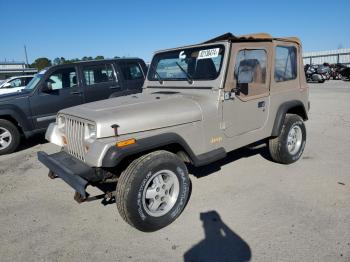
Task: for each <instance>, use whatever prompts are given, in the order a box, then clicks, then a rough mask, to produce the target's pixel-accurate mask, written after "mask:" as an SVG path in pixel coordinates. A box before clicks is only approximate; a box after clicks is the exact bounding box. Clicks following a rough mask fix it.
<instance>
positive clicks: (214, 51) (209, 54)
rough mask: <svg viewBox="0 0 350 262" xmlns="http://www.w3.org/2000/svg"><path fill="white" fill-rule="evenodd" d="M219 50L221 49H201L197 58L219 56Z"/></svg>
mask: <svg viewBox="0 0 350 262" xmlns="http://www.w3.org/2000/svg"><path fill="white" fill-rule="evenodd" d="M219 50H220V48H213V49H206V50H201V51H199V54H198V58H197V59H206V58H212V57H217V56H218V55H219Z"/></svg>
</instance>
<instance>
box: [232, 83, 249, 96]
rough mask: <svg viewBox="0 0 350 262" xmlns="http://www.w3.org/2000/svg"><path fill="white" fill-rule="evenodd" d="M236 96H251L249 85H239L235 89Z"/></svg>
mask: <svg viewBox="0 0 350 262" xmlns="http://www.w3.org/2000/svg"><path fill="white" fill-rule="evenodd" d="M233 91H234V92H235V94H236V96H239V95H240V94H241V93H243V94H244V95H246V96H247V95H248V94H249V84H248V83H237V85H236V88H234V89H233Z"/></svg>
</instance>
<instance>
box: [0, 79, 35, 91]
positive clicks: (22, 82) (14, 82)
mask: <svg viewBox="0 0 350 262" xmlns="http://www.w3.org/2000/svg"><path fill="white" fill-rule="evenodd" d="M33 77H34V76H33V75H24V76H13V77H10V78H8V79H6V80H5V81H4V82H2V83H0V95H3V94H9V93H16V92H19V91H21V90H22V89H23V88H25V87H26V85H28V83H29V82H30V81H31V80H32V79H33Z"/></svg>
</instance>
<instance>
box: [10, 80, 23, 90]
mask: <svg viewBox="0 0 350 262" xmlns="http://www.w3.org/2000/svg"><path fill="white" fill-rule="evenodd" d="M10 84H11V87H13V88H15V87H20V86H22V80H21V78H17V79H14V80H12V81H11V82H10Z"/></svg>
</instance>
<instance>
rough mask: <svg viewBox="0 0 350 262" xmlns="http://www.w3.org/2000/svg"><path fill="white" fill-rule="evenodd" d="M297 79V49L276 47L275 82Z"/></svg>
mask: <svg viewBox="0 0 350 262" xmlns="http://www.w3.org/2000/svg"><path fill="white" fill-rule="evenodd" d="M296 77H297V49H296V47H294V46H277V47H276V49H275V81H276V82H283V81H288V80H293V79H295V78H296Z"/></svg>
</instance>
